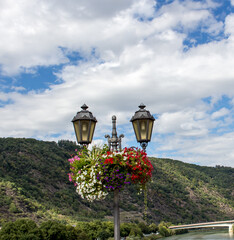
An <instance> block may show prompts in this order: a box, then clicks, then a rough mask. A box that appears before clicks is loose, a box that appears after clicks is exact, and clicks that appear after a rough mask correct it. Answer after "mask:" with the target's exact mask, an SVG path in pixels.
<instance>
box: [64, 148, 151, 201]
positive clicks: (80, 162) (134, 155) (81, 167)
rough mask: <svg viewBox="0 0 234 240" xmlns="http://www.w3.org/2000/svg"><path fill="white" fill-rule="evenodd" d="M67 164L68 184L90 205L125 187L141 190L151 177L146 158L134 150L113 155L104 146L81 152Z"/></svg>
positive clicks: (130, 149)
mask: <svg viewBox="0 0 234 240" xmlns="http://www.w3.org/2000/svg"><path fill="white" fill-rule="evenodd" d="M68 161H69V162H70V171H71V173H69V174H68V175H69V180H70V181H71V182H73V183H74V185H75V186H76V188H77V193H78V194H79V195H80V196H81V197H82V198H86V199H87V200H88V201H91V202H92V201H93V200H102V199H105V197H106V196H107V195H108V193H109V192H110V191H113V190H115V189H119V190H121V189H123V188H124V186H125V185H128V184H137V185H139V187H140V189H144V188H145V185H146V183H147V182H149V181H150V180H151V177H152V170H153V166H152V164H151V162H150V160H149V159H148V157H147V154H146V153H145V152H144V151H142V150H140V149H137V148H136V149H135V148H124V149H123V150H122V151H116V152H112V151H109V149H108V147H107V146H104V147H103V148H98V147H93V148H92V150H88V149H87V148H84V149H82V150H81V151H79V152H77V155H75V156H73V157H72V158H70V159H68Z"/></svg>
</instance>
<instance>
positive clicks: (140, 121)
mask: <svg viewBox="0 0 234 240" xmlns="http://www.w3.org/2000/svg"><path fill="white" fill-rule="evenodd" d="M81 108H82V111H80V112H78V113H77V115H76V116H75V117H74V118H73V120H72V122H73V125H74V129H75V133H76V138H77V142H78V143H80V144H82V145H88V144H89V143H91V142H92V139H93V133H94V129H95V125H96V122H97V120H96V118H95V117H94V116H93V114H92V113H91V112H89V111H87V108H88V106H87V105H86V104H84V105H83V106H82V107H81ZM139 108H140V110H138V111H136V112H135V115H134V116H133V117H132V119H131V120H130V121H131V122H132V124H133V128H134V131H135V135H136V138H137V141H138V142H140V144H141V146H142V148H143V150H144V151H145V150H146V147H147V145H148V142H150V140H151V135H152V130H153V124H154V120H155V119H154V117H153V116H152V115H151V114H150V112H149V111H147V110H145V109H144V108H145V105H144V104H141V105H140V106H139ZM123 137H124V135H123V134H121V135H120V136H119V137H118V135H117V131H116V116H112V135H111V137H110V135H105V138H107V139H108V146H109V149H110V150H111V151H121V140H122V138H123ZM114 239H115V240H120V214H119V189H115V190H114Z"/></svg>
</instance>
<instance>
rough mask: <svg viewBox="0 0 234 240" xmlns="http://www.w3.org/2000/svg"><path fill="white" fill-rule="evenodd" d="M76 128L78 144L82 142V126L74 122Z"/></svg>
mask: <svg viewBox="0 0 234 240" xmlns="http://www.w3.org/2000/svg"><path fill="white" fill-rule="evenodd" d="M73 125H74V128H75V133H76V138H77V142H78V143H80V142H81V135H80V124H79V121H76V122H73Z"/></svg>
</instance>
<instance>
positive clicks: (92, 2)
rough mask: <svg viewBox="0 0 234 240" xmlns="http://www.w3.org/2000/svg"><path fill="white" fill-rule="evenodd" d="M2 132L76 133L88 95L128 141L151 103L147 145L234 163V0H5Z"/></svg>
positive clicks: (155, 150)
mask: <svg viewBox="0 0 234 240" xmlns="http://www.w3.org/2000/svg"><path fill="white" fill-rule="evenodd" d="M0 36H1V37H0V137H26V138H36V139H40V140H49V141H57V140H58V139H70V140H74V141H75V135H74V131H73V126H72V123H71V120H72V118H73V116H74V115H75V114H76V112H77V111H79V110H80V106H81V105H83V104H84V103H86V104H87V105H88V106H89V110H90V111H91V112H92V113H93V114H94V115H95V116H96V118H97V120H98V123H97V126H96V131H95V135H94V142H98V143H104V142H105V138H104V137H103V136H104V135H105V134H110V133H111V116H112V115H116V116H117V124H118V125H117V131H118V134H121V133H124V134H125V138H124V142H123V144H124V146H132V145H135V146H138V144H137V143H136V140H135V136H134V133H133V130H132V126H131V123H130V122H129V120H130V118H131V116H132V115H133V114H134V113H135V111H136V110H138V105H139V104H140V103H142V102H143V103H144V104H145V105H146V106H147V107H146V108H147V110H150V112H151V113H152V114H153V115H154V116H155V118H157V120H156V121H155V125H154V132H153V137H152V141H151V143H150V144H149V146H148V149H147V151H148V154H149V155H150V156H155V157H166V158H173V159H178V160H182V161H184V162H189V163H195V164H199V165H207V166H215V165H224V166H232V167H234V0H99V1H97V0H66V1H64V0H50V1H47V0H18V1H15V0H7V1H5V0H0Z"/></svg>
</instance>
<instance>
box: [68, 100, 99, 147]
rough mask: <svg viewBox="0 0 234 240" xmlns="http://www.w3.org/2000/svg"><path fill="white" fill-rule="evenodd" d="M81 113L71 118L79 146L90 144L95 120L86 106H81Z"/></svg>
mask: <svg viewBox="0 0 234 240" xmlns="http://www.w3.org/2000/svg"><path fill="white" fill-rule="evenodd" d="M81 108H82V111H80V112H78V113H77V114H76V116H75V117H74V118H73V120H72V122H73V125H74V129H75V133H76V138H77V142H78V143H80V144H81V145H88V144H90V143H91V142H92V139H93V133H94V129H95V125H96V122H97V120H96V118H95V117H94V116H93V114H92V113H91V112H89V111H88V110H87V109H88V106H87V105H86V104H84V105H83V106H81Z"/></svg>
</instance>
